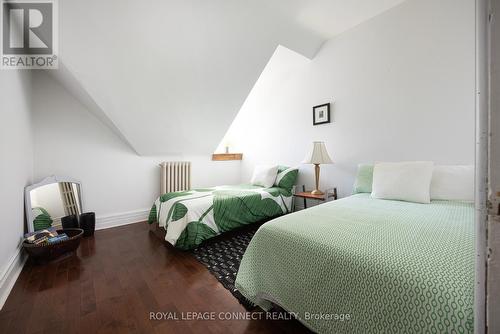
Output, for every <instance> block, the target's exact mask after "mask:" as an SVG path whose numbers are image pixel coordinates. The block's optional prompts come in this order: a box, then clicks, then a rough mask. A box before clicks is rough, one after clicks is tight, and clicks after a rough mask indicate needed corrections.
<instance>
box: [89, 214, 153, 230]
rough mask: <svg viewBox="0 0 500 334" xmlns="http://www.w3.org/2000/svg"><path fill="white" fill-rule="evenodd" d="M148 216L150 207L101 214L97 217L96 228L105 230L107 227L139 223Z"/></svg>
mask: <svg viewBox="0 0 500 334" xmlns="http://www.w3.org/2000/svg"><path fill="white" fill-rule="evenodd" d="M148 216H149V209H144V210H137V211H129V212H123V213H117V214H113V215H106V216H100V217H96V222H95V229H96V230H103V229H106V228H111V227H117V226H122V225H128V224H133V223H138V222H142V221H145V220H147V219H148Z"/></svg>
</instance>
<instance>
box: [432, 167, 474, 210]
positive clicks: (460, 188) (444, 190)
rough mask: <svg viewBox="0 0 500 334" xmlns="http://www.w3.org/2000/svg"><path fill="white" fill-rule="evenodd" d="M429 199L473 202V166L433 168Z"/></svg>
mask: <svg viewBox="0 0 500 334" xmlns="http://www.w3.org/2000/svg"><path fill="white" fill-rule="evenodd" d="M431 199H440V200H448V201H468V202H473V201H474V166H435V167H434V172H433V174H432V181H431Z"/></svg>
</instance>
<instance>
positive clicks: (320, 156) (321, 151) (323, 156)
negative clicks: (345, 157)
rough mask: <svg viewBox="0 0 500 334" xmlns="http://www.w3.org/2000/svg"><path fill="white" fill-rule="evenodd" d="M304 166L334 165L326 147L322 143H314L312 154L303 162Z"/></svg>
mask: <svg viewBox="0 0 500 334" xmlns="http://www.w3.org/2000/svg"><path fill="white" fill-rule="evenodd" d="M302 163H304V164H333V161H332V159H331V158H330V155H328V151H327V150H326V145H325V143H324V142H322V141H315V142H313V147H312V150H311V152H309V154H308V155H306V157H305V158H304V161H302Z"/></svg>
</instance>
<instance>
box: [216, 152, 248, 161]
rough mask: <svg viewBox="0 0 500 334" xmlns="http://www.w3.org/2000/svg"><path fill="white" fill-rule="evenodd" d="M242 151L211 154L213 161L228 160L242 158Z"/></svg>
mask: <svg viewBox="0 0 500 334" xmlns="http://www.w3.org/2000/svg"><path fill="white" fill-rule="evenodd" d="M242 159H243V153H214V154H212V160H213V161H229V160H242Z"/></svg>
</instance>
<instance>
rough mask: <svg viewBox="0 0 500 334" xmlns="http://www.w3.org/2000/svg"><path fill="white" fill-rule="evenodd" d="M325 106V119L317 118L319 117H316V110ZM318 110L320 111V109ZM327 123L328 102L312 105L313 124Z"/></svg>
mask: <svg viewBox="0 0 500 334" xmlns="http://www.w3.org/2000/svg"><path fill="white" fill-rule="evenodd" d="M325 107H326V119H325V120H318V118H319V117H317V114H316V110H317V109H322V108H323V109H324V108H325ZM318 112H321V110H320V111H318ZM323 118H324V117H323ZM327 123H330V103H325V104H320V105H317V106H314V107H313V125H320V124H327Z"/></svg>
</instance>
